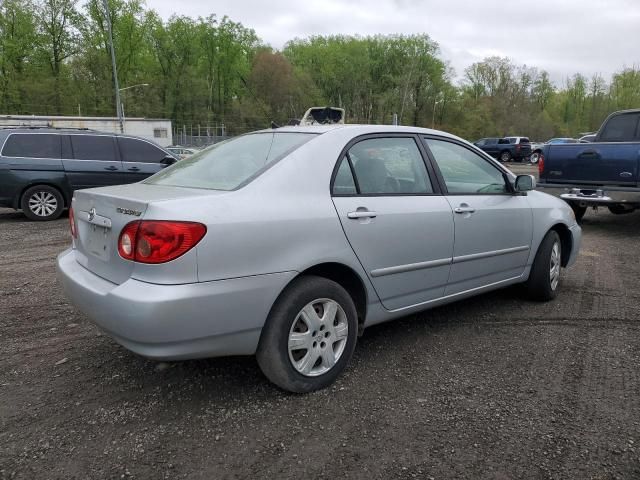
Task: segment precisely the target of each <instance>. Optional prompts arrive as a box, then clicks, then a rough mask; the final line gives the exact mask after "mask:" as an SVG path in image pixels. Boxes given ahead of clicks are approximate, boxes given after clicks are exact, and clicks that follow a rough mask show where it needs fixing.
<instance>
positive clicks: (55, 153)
mask: <svg viewBox="0 0 640 480" xmlns="http://www.w3.org/2000/svg"><path fill="white" fill-rule="evenodd" d="M2 155H4V156H5V157H31V158H60V135H48V134H46V133H25V134H22V133H14V134H12V135H10V136H9V138H7V141H6V143H5V144H4V148H3V149H2Z"/></svg>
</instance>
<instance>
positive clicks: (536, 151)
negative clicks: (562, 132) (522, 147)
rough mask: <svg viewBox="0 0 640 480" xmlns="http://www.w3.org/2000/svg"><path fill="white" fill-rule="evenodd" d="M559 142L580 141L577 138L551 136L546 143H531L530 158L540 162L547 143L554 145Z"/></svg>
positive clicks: (532, 161)
mask: <svg viewBox="0 0 640 480" xmlns="http://www.w3.org/2000/svg"><path fill="white" fill-rule="evenodd" d="M557 143H578V140H576V139H575V138H560V137H558V138H551V139H549V140H547V141H546V142H544V143H535V144H532V145H531V156H530V157H529V160H530V161H531V163H538V160H540V153H542V149H543V148H544V146H545V145H553V144H557Z"/></svg>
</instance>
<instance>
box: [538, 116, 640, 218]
mask: <svg viewBox="0 0 640 480" xmlns="http://www.w3.org/2000/svg"><path fill="white" fill-rule="evenodd" d="M639 170H640V109H635V110H624V111H620V112H615V113H612V114H611V115H609V117H607V119H606V120H605V121H604V123H603V124H602V126H601V127H600V130H599V131H598V133H597V135H596V138H595V141H594V142H593V143H573V144H550V145H545V146H544V147H543V149H542V153H541V154H540V159H539V160H538V171H539V174H540V175H539V181H538V185H537V188H538V189H539V190H542V191H543V192H546V193H551V194H554V195H556V196H559V197H560V198H562V199H563V200H565V201H566V202H567V203H569V205H571V207H572V208H573V211H574V212H575V214H576V218H577V219H578V220H580V219H581V218H582V217H583V216H584V214H585V212H586V210H587V208H588V207H591V206H594V207H595V206H605V207H607V208H608V209H609V211H611V213H614V214H617V215H620V214H624V213H631V212H633V211H634V210H636V209H639V208H640V173H639Z"/></svg>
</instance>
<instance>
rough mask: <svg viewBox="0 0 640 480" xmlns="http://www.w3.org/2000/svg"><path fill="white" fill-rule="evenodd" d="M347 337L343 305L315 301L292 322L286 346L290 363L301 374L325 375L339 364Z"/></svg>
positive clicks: (328, 300) (329, 301)
mask: <svg viewBox="0 0 640 480" xmlns="http://www.w3.org/2000/svg"><path fill="white" fill-rule="evenodd" d="M348 336H349V324H348V322H347V315H346V314H345V312H344V310H343V309H342V307H341V306H340V304H339V303H338V302H336V301H334V300H331V299H328V298H320V299H317V300H313V301H312V302H309V303H308V304H307V305H306V306H305V307H304V308H303V309H302V310H300V312H299V313H298V315H296V317H295V319H294V320H293V324H292V325H291V329H290V331H289V338H288V345H287V348H288V351H289V360H290V361H291V364H292V365H293V368H295V370H296V371H297V372H298V373H300V374H302V375H305V376H307V377H316V376H319V375H322V374H324V373H326V372H328V371H329V370H331V369H332V368H333V367H334V365H335V364H336V363H337V362H338V360H339V359H340V357H341V356H342V353H343V352H344V349H345V346H346V344H347V338H348Z"/></svg>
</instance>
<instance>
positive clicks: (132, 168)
mask: <svg viewBox="0 0 640 480" xmlns="http://www.w3.org/2000/svg"><path fill="white" fill-rule="evenodd" d="M127 170H129V171H130V172H139V171H140V169H139V168H138V167H131V168H127Z"/></svg>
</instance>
